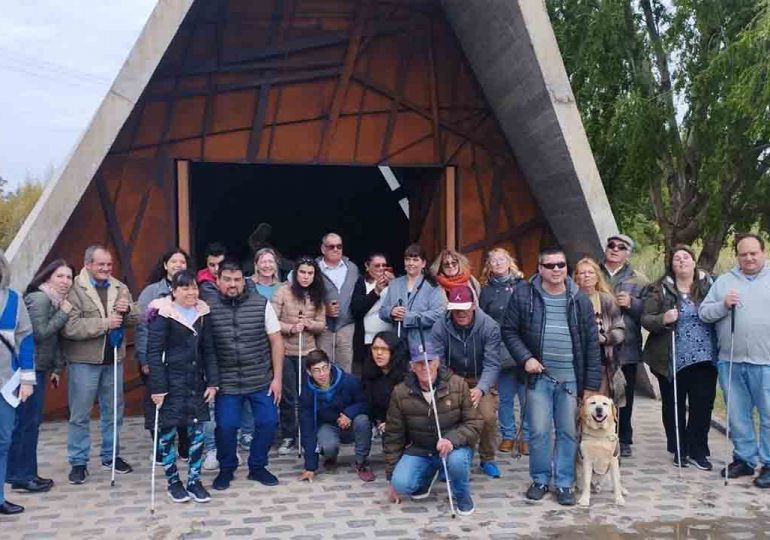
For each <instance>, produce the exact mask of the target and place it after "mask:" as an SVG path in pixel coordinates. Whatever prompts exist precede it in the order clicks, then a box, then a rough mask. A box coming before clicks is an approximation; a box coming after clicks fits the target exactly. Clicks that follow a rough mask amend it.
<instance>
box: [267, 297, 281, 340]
mask: <svg viewBox="0 0 770 540" xmlns="http://www.w3.org/2000/svg"><path fill="white" fill-rule="evenodd" d="M265 331H266V332H267V333H268V335H269V334H275V333H276V332H280V331H281V323H279V322H278V315H276V314H275V310H274V309H273V304H271V303H270V302H268V303H267V304H265Z"/></svg>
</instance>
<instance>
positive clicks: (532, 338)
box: [501, 249, 602, 506]
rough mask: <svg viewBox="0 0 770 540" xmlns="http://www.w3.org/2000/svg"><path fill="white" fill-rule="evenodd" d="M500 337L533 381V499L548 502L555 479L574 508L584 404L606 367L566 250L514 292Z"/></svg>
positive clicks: (549, 254)
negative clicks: (581, 401) (580, 414)
mask: <svg viewBox="0 0 770 540" xmlns="http://www.w3.org/2000/svg"><path fill="white" fill-rule="evenodd" d="M501 333H502V338H503V342H504V343H505V346H506V347H508V351H509V352H510V353H511V357H512V358H513V359H514V360H515V361H516V362H517V363H518V364H519V365H520V366H522V367H523V368H524V370H525V371H526V372H527V374H528V376H529V381H528V383H527V403H526V408H527V420H528V422H529V474H530V476H531V477H532V485H530V486H529V489H527V498H528V499H531V500H535V501H537V500H540V499H542V498H543V497H544V496H545V494H546V493H547V492H548V490H549V486H550V483H551V476H552V472H553V473H555V484H556V497H557V501H558V503H559V504H561V505H565V506H571V505H574V504H575V494H574V491H573V489H572V486H573V484H574V482H575V456H576V454H577V449H578V443H577V430H576V428H575V418H576V416H577V407H578V399H579V397H580V396H581V395H582V396H583V398H584V399H587V398H588V397H590V396H591V395H593V394H596V393H597V392H598V390H599V387H600V386H601V382H602V373H601V367H602V366H601V354H600V351H599V332H598V329H597V327H596V319H595V317H594V308H593V305H592V304H591V300H590V299H589V298H588V297H587V296H586V295H585V294H583V293H582V292H580V289H578V286H577V285H576V284H575V282H574V281H572V280H571V279H570V278H569V276H568V275H567V259H566V257H565V255H564V252H563V251H561V250H560V249H546V250H543V251H541V252H540V256H539V257H538V274H537V275H536V276H535V277H534V278H532V279H530V280H529V281H528V282H521V283H519V284H518V285H517V286H516V288H515V289H514V290H513V294H512V295H511V298H510V300H509V301H508V307H507V309H506V313H505V318H504V319H503V324H502V327H501ZM554 427H555V428H556V448H555V449H554V447H553V443H552V441H551V435H552V433H553V430H554Z"/></svg>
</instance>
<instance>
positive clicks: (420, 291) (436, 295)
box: [380, 276, 446, 331]
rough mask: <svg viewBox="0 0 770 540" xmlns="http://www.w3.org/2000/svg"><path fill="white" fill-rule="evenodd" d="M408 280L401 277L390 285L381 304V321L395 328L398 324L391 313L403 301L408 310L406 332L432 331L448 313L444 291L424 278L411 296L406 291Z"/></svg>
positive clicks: (404, 323) (416, 285)
mask: <svg viewBox="0 0 770 540" xmlns="http://www.w3.org/2000/svg"><path fill="white" fill-rule="evenodd" d="M406 279H407V278H406V276H401V277H399V278H396V279H394V280H393V281H391V282H390V284H388V292H387V293H385V298H384V299H383V300H382V304H380V319H382V320H383V321H385V322H389V323H391V324H392V325H393V326H394V327H395V326H396V325H397V324H398V323H397V322H396V321H394V320H393V319H391V318H390V312H391V311H393V308H394V307H396V306H397V305H398V301H399V300H401V305H402V306H404V307H405V308H406V317H404V322H403V328H404V330H407V331H408V330H415V329H417V328H419V327H422V328H424V329H427V330H430V329H431V328H433V325H434V324H435V323H436V321H437V320H439V319H440V318H441V317H442V316H443V315H444V313H445V312H446V294H445V293H444V289H442V288H441V287H438V286H436V285H433V284H432V283H430V282H429V281H427V280H426V279H425V278H424V277H422V278H420V280H419V281H418V282H417V283H416V284H415V286H414V289H412V293H411V294H409V293H407V291H406ZM418 323H419V324H418Z"/></svg>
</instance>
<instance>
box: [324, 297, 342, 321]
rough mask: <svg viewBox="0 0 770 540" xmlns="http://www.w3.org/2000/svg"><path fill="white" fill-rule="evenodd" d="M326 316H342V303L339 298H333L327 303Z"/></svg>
mask: <svg viewBox="0 0 770 540" xmlns="http://www.w3.org/2000/svg"><path fill="white" fill-rule="evenodd" d="M326 316H327V317H331V318H332V319H336V318H337V317H339V316H340V303H339V301H337V300H332V301H331V302H329V303H327V304H326Z"/></svg>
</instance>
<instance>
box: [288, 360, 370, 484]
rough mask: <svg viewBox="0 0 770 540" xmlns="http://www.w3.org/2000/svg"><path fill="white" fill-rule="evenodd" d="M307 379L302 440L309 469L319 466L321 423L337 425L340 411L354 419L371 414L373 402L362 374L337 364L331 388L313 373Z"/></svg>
mask: <svg viewBox="0 0 770 540" xmlns="http://www.w3.org/2000/svg"><path fill="white" fill-rule="evenodd" d="M304 379H305V380H304V381H303V383H302V396H301V397H300V399H299V426H300V430H301V432H302V433H301V435H302V440H301V441H300V443H301V444H302V450H303V453H304V454H305V470H306V471H315V470H316V469H318V454H316V451H315V450H316V446H317V444H318V439H317V434H318V427H319V426H320V425H321V424H332V425H337V418H338V417H339V415H340V413H343V414H344V415H345V416H347V417H348V418H350V420H351V421H352V420H353V419H354V418H355V417H356V416H358V415H359V414H368V412H369V405H368V401H367V399H366V395H364V389H363V386H362V385H361V381H360V380H359V378H358V377H356V376H355V375H351V374H349V373H345V372H344V371H342V370H341V369H340V368H338V367H337V366H335V365H332V373H331V384H330V385H329V388H326V389H321V388H319V387H318V386H317V385H316V384H315V383H314V382H313V379H312V378H310V377H304ZM350 429H352V426H351V428H350Z"/></svg>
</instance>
